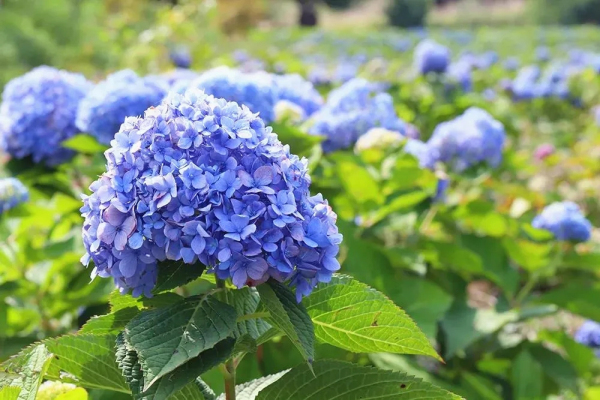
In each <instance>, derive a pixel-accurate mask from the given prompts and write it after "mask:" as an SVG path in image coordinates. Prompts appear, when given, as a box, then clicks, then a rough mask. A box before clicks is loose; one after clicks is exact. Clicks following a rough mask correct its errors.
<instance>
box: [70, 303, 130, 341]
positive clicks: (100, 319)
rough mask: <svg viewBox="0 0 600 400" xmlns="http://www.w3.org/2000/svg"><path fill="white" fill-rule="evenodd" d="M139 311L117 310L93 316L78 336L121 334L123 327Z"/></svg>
mask: <svg viewBox="0 0 600 400" xmlns="http://www.w3.org/2000/svg"><path fill="white" fill-rule="evenodd" d="M139 313H140V310H139V309H138V308H137V307H127V308H122V309H120V310H117V311H116V312H113V313H110V314H107V315H101V316H95V317H92V318H90V320H89V321H88V322H86V323H85V325H83V327H81V329H80V330H79V333H80V334H85V333H89V334H92V335H108V334H115V335H116V334H117V333H119V332H121V331H122V330H123V329H124V328H125V325H127V323H128V322H129V321H131V320H132V319H133V317H135V316H136V315H137V314H139Z"/></svg>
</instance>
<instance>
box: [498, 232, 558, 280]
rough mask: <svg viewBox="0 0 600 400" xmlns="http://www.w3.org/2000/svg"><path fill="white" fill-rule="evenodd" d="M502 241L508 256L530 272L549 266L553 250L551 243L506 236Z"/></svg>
mask: <svg viewBox="0 0 600 400" xmlns="http://www.w3.org/2000/svg"><path fill="white" fill-rule="evenodd" d="M502 243H503V245H504V248H505V249H506V252H507V253H508V256H509V257H510V258H511V259H512V260H513V261H514V262H515V263H516V264H517V265H518V266H520V267H522V268H524V269H526V270H528V271H530V272H531V271H535V270H537V269H540V268H543V267H545V266H547V265H548V263H549V261H550V260H549V258H548V257H549V255H550V251H551V250H552V245H550V244H539V243H533V242H529V241H527V240H515V239H510V238H505V239H504V240H503V241H502Z"/></svg>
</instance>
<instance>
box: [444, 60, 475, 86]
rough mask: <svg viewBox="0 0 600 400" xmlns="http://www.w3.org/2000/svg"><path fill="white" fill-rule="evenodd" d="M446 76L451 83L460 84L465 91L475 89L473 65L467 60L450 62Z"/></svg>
mask: <svg viewBox="0 0 600 400" xmlns="http://www.w3.org/2000/svg"><path fill="white" fill-rule="evenodd" d="M446 76H447V77H448V78H449V80H450V83H453V84H457V85H459V86H460V87H461V89H462V90H463V91H464V92H470V91H471V90H472V89H473V77H472V74H471V65H470V64H469V63H468V62H466V61H458V62H456V63H452V64H450V66H449V67H448V70H447V72H446Z"/></svg>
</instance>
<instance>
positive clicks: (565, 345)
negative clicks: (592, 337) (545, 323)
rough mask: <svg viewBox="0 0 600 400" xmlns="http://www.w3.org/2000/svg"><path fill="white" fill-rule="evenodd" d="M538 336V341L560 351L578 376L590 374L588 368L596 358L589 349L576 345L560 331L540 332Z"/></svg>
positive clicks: (579, 344) (569, 336)
mask: <svg viewBox="0 0 600 400" xmlns="http://www.w3.org/2000/svg"><path fill="white" fill-rule="evenodd" d="M538 335H539V340H540V341H543V342H544V343H551V344H553V345H554V346H558V347H559V348H560V349H562V351H563V352H564V354H565V355H566V357H567V358H568V359H569V361H570V362H571V365H573V367H574V368H575V369H576V370H577V373H578V374H579V375H580V376H585V375H587V374H590V373H591V368H590V366H591V364H592V363H593V362H594V359H595V358H596V357H595V356H594V350H593V349H592V348H591V347H588V346H585V345H583V344H581V343H577V342H576V341H575V340H574V339H573V337H571V335H569V334H568V333H566V332H562V331H542V332H539V334H538Z"/></svg>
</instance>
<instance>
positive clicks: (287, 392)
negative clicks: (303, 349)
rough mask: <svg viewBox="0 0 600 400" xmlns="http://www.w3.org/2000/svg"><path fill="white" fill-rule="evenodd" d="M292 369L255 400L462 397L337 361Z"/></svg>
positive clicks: (412, 379)
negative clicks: (311, 368) (311, 367)
mask: <svg viewBox="0 0 600 400" xmlns="http://www.w3.org/2000/svg"><path fill="white" fill-rule="evenodd" d="M313 368H314V374H313V373H312V371H311V370H310V369H309V368H308V366H307V365H300V366H298V367H295V368H292V369H291V370H290V371H289V372H287V373H286V374H285V375H283V376H282V377H281V378H279V379H278V380H277V381H275V382H274V383H272V384H271V385H269V386H267V387H266V388H265V389H263V390H261V391H260V392H259V394H258V396H257V397H256V400H322V399H390V400H391V399H394V400H417V399H423V400H425V399H435V400H454V399H460V397H459V396H457V395H455V394H452V393H450V392H447V391H446V390H443V389H440V388H437V387H435V386H433V385H431V384H429V383H426V382H423V381H422V380H420V379H418V378H415V377H412V376H409V375H406V374H404V373H402V372H395V371H383V370H378V369H376V368H373V367H364V366H359V365H354V364H350V363H347V362H344V361H337V360H320V361H316V362H315V363H314V364H313Z"/></svg>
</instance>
